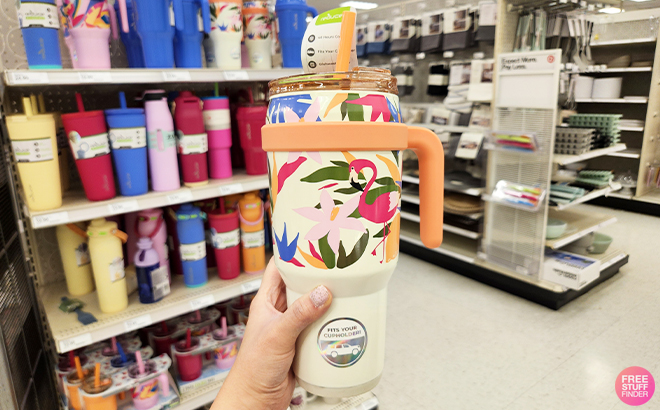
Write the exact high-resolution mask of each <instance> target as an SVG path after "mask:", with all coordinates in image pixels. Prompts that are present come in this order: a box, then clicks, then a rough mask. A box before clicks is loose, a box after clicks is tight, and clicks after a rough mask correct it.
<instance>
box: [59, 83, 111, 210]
mask: <svg viewBox="0 0 660 410" xmlns="http://www.w3.org/2000/svg"><path fill="white" fill-rule="evenodd" d="M76 98H77V100H78V111H79V112H77V113H72V114H63V115H62V123H63V124H64V131H65V132H66V135H67V138H68V140H69V146H70V147H71V152H72V153H73V158H74V159H75V160H76V167H78V173H79V174H80V179H81V180H82V184H83V188H84V190H85V195H86V196H87V199H89V200H90V201H103V200H106V199H111V198H114V197H115V195H116V192H115V177H114V175H113V173H112V160H111V158H110V144H109V142H108V128H107V127H106V125H105V113H104V112H103V111H85V108H84V107H83V104H82V97H81V96H80V94H76Z"/></svg>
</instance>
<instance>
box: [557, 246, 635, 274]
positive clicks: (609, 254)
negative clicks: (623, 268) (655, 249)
mask: <svg viewBox="0 0 660 410" xmlns="http://www.w3.org/2000/svg"><path fill="white" fill-rule="evenodd" d="M567 251H568V252H570V251H571V250H570V247H569V248H568V249H567ZM576 253H577V254H579V255H583V256H586V257H588V258H591V259H597V260H599V261H600V271H601V272H602V271H604V270H605V269H607V268H609V267H610V266H612V265H614V264H615V263H617V262H619V261H620V260H622V259H624V258H625V257H626V256H628V254H627V253H626V252H624V251H622V250H621V249H617V248H614V247H612V246H610V247H609V248H608V249H607V250H606V251H605V253H601V254H596V253H586V252H576Z"/></svg>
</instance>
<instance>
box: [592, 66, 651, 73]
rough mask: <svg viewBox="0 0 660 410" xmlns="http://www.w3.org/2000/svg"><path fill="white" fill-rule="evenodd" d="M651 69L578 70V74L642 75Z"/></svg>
mask: <svg viewBox="0 0 660 410" xmlns="http://www.w3.org/2000/svg"><path fill="white" fill-rule="evenodd" d="M651 71H653V67H613V68H606V69H605V70H591V71H589V70H580V74H600V73H605V74H607V73H643V72H651Z"/></svg>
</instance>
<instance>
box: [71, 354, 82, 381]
mask: <svg viewBox="0 0 660 410" xmlns="http://www.w3.org/2000/svg"><path fill="white" fill-rule="evenodd" d="M73 360H74V361H75V362H76V372H78V380H81V381H82V379H83V372H82V366H81V365H80V357H78V356H76V357H74V358H73Z"/></svg>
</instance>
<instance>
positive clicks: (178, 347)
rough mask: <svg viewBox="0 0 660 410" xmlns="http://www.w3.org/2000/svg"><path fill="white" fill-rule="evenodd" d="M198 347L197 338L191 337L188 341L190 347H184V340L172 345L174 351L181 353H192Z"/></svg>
mask: <svg viewBox="0 0 660 410" xmlns="http://www.w3.org/2000/svg"><path fill="white" fill-rule="evenodd" d="M197 346H199V338H198V337H193V338H191V339H190V347H186V340H185V339H184V340H181V341H179V342H176V343H175V344H174V350H176V351H177V352H181V353H187V352H192V351H193V350H195V349H196V348H197Z"/></svg>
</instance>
